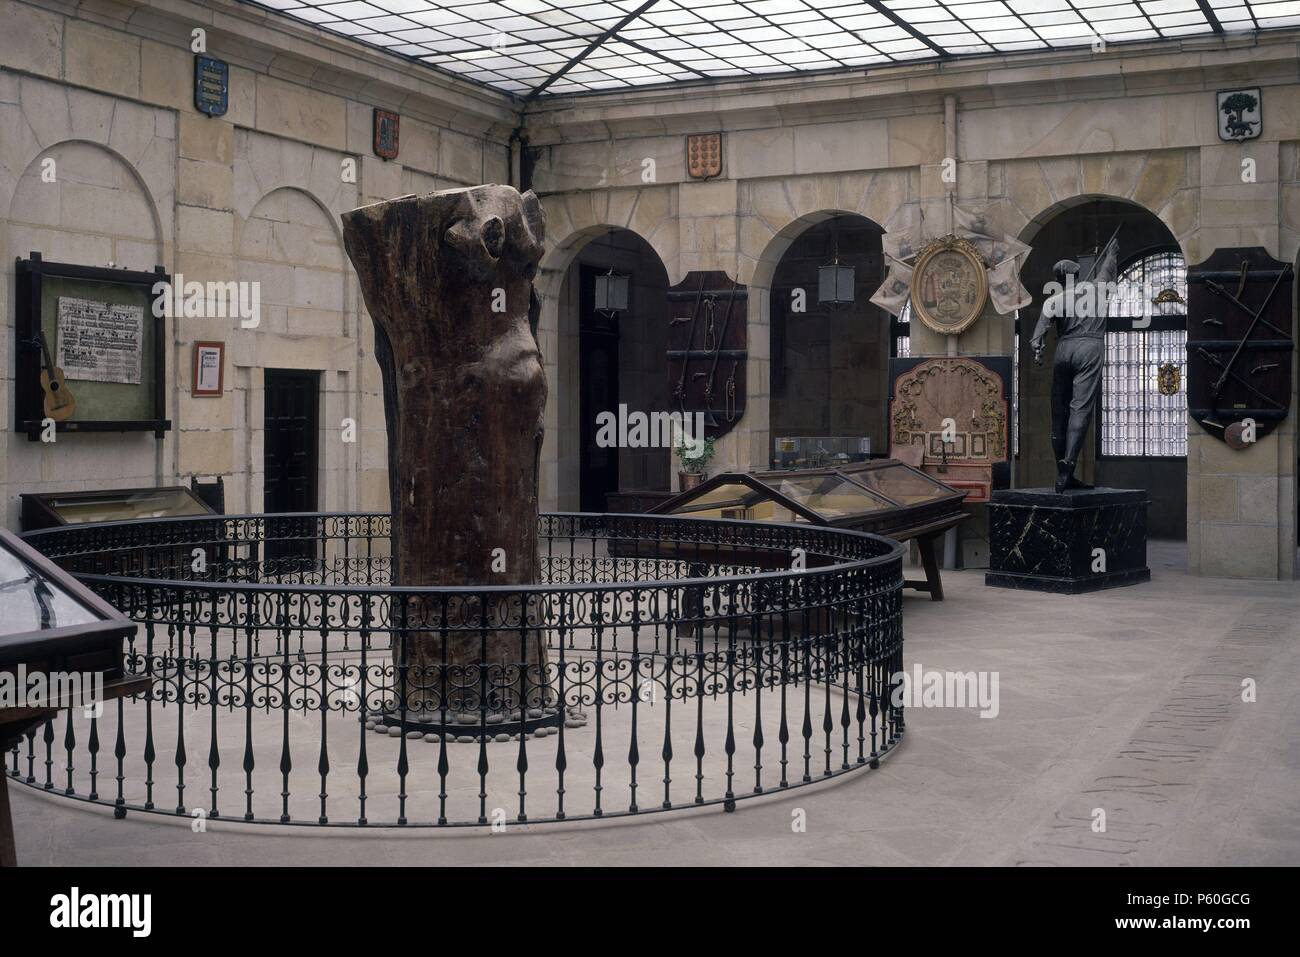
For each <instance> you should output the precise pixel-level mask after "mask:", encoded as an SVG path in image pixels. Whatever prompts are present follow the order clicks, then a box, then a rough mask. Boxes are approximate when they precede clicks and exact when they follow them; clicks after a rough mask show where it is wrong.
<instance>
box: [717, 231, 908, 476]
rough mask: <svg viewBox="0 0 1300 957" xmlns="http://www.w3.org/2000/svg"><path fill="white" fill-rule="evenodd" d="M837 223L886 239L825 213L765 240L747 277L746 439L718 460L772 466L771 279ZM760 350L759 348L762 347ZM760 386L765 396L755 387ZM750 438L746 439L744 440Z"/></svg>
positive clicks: (731, 440)
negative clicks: (796, 250) (815, 235)
mask: <svg viewBox="0 0 1300 957" xmlns="http://www.w3.org/2000/svg"><path fill="white" fill-rule="evenodd" d="M836 217H852V218H854V219H856V220H862V221H865V222H867V223H869V224H871V226H873V227H875V228H876V229H878V230H880V231H881V233H882V234H883V233H884V232H885V228H884V227H883V226H882V225H881V224H880V223H879V222H877V221H876V220H875V219H873V218H871V217H870V216H868V215H865V214H863V213H861V212H858V211H856V210H854V209H845V208H826V209H818V210H813V211H811V212H806V213H803V214H802V215H799V216H796V217H795V218H793V219H791V220H789V221H788V222H786V223H785V224H784V225H782V226H780V227H779V228H778V229H776V231H775V232H774V233H773V234H772V235H771V237H770V238H769V239H768V240H767V242H766V244H765V245H764V246H763V247H762V250H761V252H760V253H759V254H758V256H757V258H756V259H755V260H754V261H753V264H752V267H751V269H750V275H749V277H748V285H749V307H748V318H749V337H750V352H749V359H748V362H747V366H748V369H747V376H748V380H747V381H748V382H749V383H750V395H749V397H748V404H747V406H746V410H745V421H744V433H743V434H742V435H737V432H739V431H740V430H737V431H736V432H732V433H731V434H729V435H727V436H726V437H725V438H724V440H723V442H722V443H721V444H720V447H719V449H718V458H719V460H721V461H723V462H728V463H730V464H731V465H733V466H734V467H736V468H739V469H744V470H748V469H761V468H766V467H767V466H768V464H769V462H770V460H771V443H772V434H771V427H772V394H771V382H772V352H771V348H770V343H771V335H772V315H771V290H772V281H773V277H774V276H775V275H776V270H777V267H778V266H779V265H780V264H781V260H782V258H783V257H784V256H785V254H786V253H787V252H788V251H789V250H790V247H791V246H792V245H793V244H794V243H795V242H796V241H797V240H798V239H799V237H800V236H802V235H804V234H805V233H806V232H808V231H809V230H810V229H812V228H813V227H815V226H817V225H819V224H821V223H826V222H829V221H830V220H832V219H835V218H836ZM760 344H761V345H760ZM760 383H761V391H756V386H759V384H760ZM746 436H747V438H746Z"/></svg>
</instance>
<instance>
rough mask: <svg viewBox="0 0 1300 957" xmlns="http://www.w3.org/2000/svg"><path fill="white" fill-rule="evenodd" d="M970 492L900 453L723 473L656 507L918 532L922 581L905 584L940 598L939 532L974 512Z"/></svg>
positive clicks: (906, 534)
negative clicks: (967, 506)
mask: <svg viewBox="0 0 1300 957" xmlns="http://www.w3.org/2000/svg"><path fill="white" fill-rule="evenodd" d="M964 497H965V493H964V492H962V491H960V490H958V489H955V488H952V487H951V486H948V485H945V484H944V483H942V482H940V481H938V480H937V479H934V478H932V477H931V476H929V475H926V474H925V473H924V472H922V471H920V470H919V469H915V468H913V467H912V466H910V465H907V464H905V463H903V462H899V461H897V460H896V459H876V460H872V461H865V462H856V463H850V464H846V465H840V466H838V467H835V468H822V469H799V470H788V471H770V472H723V473H721V474H719V475H715V476H714V477H713V478H711V479H709V480H708V481H706V482H704V483H702V484H701V485H699V486H698V487H697V488H694V489H690V490H689V491H686V492H683V493H681V494H680V495H677V496H674V497H673V498H671V499H669V500H668V501H666V502H664V503H663V504H662V505H660V506H658V507H657V508H655V509H654V510H653V511H655V512H659V513H663V514H670V515H686V516H696V517H699V518H729V519H740V520H744V521H754V522H796V523H798V522H807V523H809V524H812V525H834V526H838V527H841V528H853V529H858V530H860V531H866V532H874V533H876V534H878V535H884V536H887V537H889V538H892V539H895V540H896V541H900V542H902V541H910V540H913V539H915V540H916V542H917V546H918V549H919V551H920V553H921V562H922V564H923V566H924V568H925V572H926V578H925V581H915V582H913V581H909V582H907V583H906V584H907V585H908V586H909V587H911V588H916V589H918V590H920V591H927V592H929V593H930V597H931V598H932V599H934V600H935V601H942V600H943V585H942V582H941V580H940V577H939V564H938V560H937V558H936V555H935V543H936V541H937V539H938V537H939V536H940V535H941V534H942V533H943V532H945V531H947V530H948V529H950V528H952V527H953V526H955V525H956V524H957V523H958V522H960V521H962V520H963V519H965V518H968V517H969V516H968V515H967V514H966V513H965V512H963V511H962V508H961V504H962V500H963V498H964Z"/></svg>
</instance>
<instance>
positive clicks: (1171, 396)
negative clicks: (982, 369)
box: [1014, 197, 1187, 541]
mask: <svg viewBox="0 0 1300 957" xmlns="http://www.w3.org/2000/svg"><path fill="white" fill-rule="evenodd" d="M1036 221H1037V222H1042V223H1043V225H1042V227H1041V228H1040V229H1039V230H1038V231H1037V232H1036V233H1035V234H1033V235H1032V237H1030V236H1026V237H1022V238H1023V239H1025V241H1027V242H1030V243H1032V245H1033V251H1032V252H1031V254H1030V255H1029V258H1028V261H1027V262H1026V263H1025V267H1024V269H1023V271H1022V273H1021V278H1022V281H1023V282H1024V285H1025V287H1026V288H1027V289H1028V290H1029V291H1030V292H1031V293H1032V294H1033V296H1034V301H1033V303H1032V304H1031V305H1030V306H1029V307H1027V308H1026V309H1023V310H1021V313H1020V326H1019V334H1020V342H1021V344H1022V346H1023V345H1025V344H1027V343H1028V341H1029V337H1030V336H1031V335H1032V333H1033V330H1034V326H1035V325H1036V324H1037V322H1038V318H1039V315H1040V313H1041V309H1042V303H1043V300H1044V299H1045V298H1046V294H1045V291H1046V289H1047V286H1048V284H1049V283H1051V282H1053V281H1054V276H1053V273H1052V267H1053V265H1054V264H1055V263H1056V262H1057V261H1059V260H1061V259H1075V260H1078V261H1079V263H1080V265H1081V267H1082V268H1083V270H1084V271H1086V270H1087V268H1088V265H1089V263H1090V258H1089V257H1090V256H1091V255H1093V254H1094V253H1095V252H1096V251H1097V250H1098V249H1099V248H1100V247H1101V246H1104V245H1105V243H1106V242H1107V241H1108V240H1109V239H1110V237H1111V235H1112V234H1115V232H1116V230H1117V229H1118V230H1119V232H1118V237H1119V263H1118V264H1119V277H1118V281H1117V284H1116V287H1115V289H1114V290H1113V291H1112V294H1111V295H1110V296H1109V298H1108V301H1107V310H1108V311H1107V322H1106V333H1105V336H1106V340H1105V348H1106V351H1105V365H1104V368H1103V373H1102V387H1101V396H1100V399H1099V402H1098V408H1097V410H1096V412H1095V413H1094V416H1093V421H1092V435H1090V437H1089V438H1088V440H1087V441H1086V442H1085V444H1084V449H1083V453H1082V455H1081V456H1080V461H1081V464H1080V468H1079V472H1078V474H1080V476H1081V477H1082V478H1083V480H1084V481H1086V482H1089V483H1091V484H1094V485H1098V486H1108V487H1111V488H1141V489H1146V490H1147V491H1149V492H1151V493H1152V495H1151V505H1150V507H1149V511H1148V516H1147V522H1148V527H1147V533H1148V536H1149V537H1150V538H1153V539H1171V540H1179V541H1184V540H1186V538H1187V386H1186V380H1187V377H1186V341H1187V308H1186V296H1187V264H1186V262H1185V260H1184V258H1183V254H1182V251H1181V250H1180V248H1179V246H1178V244H1177V242H1176V241H1175V239H1174V236H1173V234H1172V233H1171V232H1170V231H1169V228H1168V227H1167V226H1166V225H1165V224H1164V223H1163V222H1162V221H1161V220H1160V219H1159V218H1158V217H1157V216H1156V215H1155V214H1154V213H1151V212H1150V211H1148V210H1146V209H1144V208H1143V207H1141V206H1138V205H1136V204H1135V203H1131V202H1127V201H1123V200H1117V199H1110V198H1106V197H1096V198H1085V197H1080V198H1079V199H1077V200H1074V201H1073V202H1072V203H1067V204H1062V208H1060V209H1059V210H1058V211H1057V212H1056V214H1055V215H1052V216H1050V217H1049V216H1047V215H1043V216H1040V217H1038V219H1037V220H1036ZM1053 343H1054V336H1053V335H1049V337H1048V358H1047V360H1046V361H1045V362H1044V364H1043V365H1042V366H1041V367H1040V366H1038V365H1036V364H1035V363H1034V360H1033V351H1032V350H1031V349H1028V348H1021V349H1020V350H1019V352H1020V356H1019V370H1018V371H1019V380H1020V389H1021V399H1020V442H1019V450H1018V451H1019V454H1018V455H1017V456H1016V461H1015V465H1014V469H1015V472H1014V474H1015V484H1016V485H1017V486H1018V487H1021V488H1027V487H1038V486H1050V485H1051V484H1052V481H1053V477H1054V474H1055V463H1054V461H1053V455H1052V452H1051V440H1050V435H1051V382H1052V369H1051V362H1050V356H1051V350H1052V348H1053ZM1162 369H1164V370H1165V372H1166V375H1165V376H1163V378H1162V375H1161V370H1162ZM1170 370H1173V371H1172V374H1169V373H1170ZM1171 384H1172V390H1171Z"/></svg>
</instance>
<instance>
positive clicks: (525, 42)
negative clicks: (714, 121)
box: [241, 0, 1300, 101]
mask: <svg viewBox="0 0 1300 957" xmlns="http://www.w3.org/2000/svg"><path fill="white" fill-rule="evenodd" d="M241 2H245V3H249V4H250V5H252V6H258V7H263V8H267V9H271V10H274V11H276V12H278V13H281V14H284V15H286V16H289V17H293V18H295V19H298V20H302V21H305V22H307V23H310V24H313V25H315V26H317V27H320V28H321V29H323V30H327V31H330V32H333V33H337V34H341V35H343V36H347V37H351V38H352V39H355V40H358V41H360V42H362V43H366V44H370V45H371V46H375V47H379V48H380V49H383V50H386V51H388V52H389V53H392V54H395V55H397V56H400V57H404V58H406V59H409V60H413V61H415V62H418V63H422V64H425V65H427V66H430V67H432V68H434V69H437V70H441V71H444V72H446V73H450V74H452V75H454V76H458V77H461V78H462V79H466V80H469V81H471V82H474V83H477V84H480V85H482V86H486V87H489V88H491V89H494V90H498V91H501V92H504V93H508V94H510V95H511V96H513V97H515V98H518V99H522V100H525V101H529V100H534V99H536V98H538V97H540V96H562V95H576V94H586V93H602V92H610V91H617V90H628V89H634V88H644V87H648V86H650V87H653V86H662V85H671V84H676V83H681V82H690V81H694V82H700V81H708V80H733V79H747V78H749V79H756V78H760V77H771V76H779V75H791V74H796V73H802V72H828V71H837V70H863V71H865V70H867V69H870V68H871V67H879V66H888V65H890V64H894V63H905V62H924V61H938V60H950V59H954V58H958V57H964V56H979V55H982V54H983V55H988V54H1000V53H1018V52H1033V51H1045V50H1058V49H1068V48H1071V47H1086V46H1092V45H1094V44H1096V43H1097V41H1098V40H1099V39H1100V40H1103V41H1105V42H1106V43H1125V42H1135V41H1143V40H1160V39H1168V38H1175V37H1185V36H1195V35H1212V34H1220V35H1224V34H1230V33H1241V32H1251V31H1257V30H1268V29H1277V28H1284V27H1295V26H1300V0H487V2H485V0H241Z"/></svg>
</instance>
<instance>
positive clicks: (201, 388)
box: [190, 341, 226, 399]
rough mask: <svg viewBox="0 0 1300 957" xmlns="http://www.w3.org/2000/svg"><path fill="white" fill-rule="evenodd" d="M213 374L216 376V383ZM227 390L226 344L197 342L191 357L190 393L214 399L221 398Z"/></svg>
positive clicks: (201, 397) (197, 397)
mask: <svg viewBox="0 0 1300 957" xmlns="http://www.w3.org/2000/svg"><path fill="white" fill-rule="evenodd" d="M214 369H215V371H214ZM213 376H215V377H216V381H215V383H214V382H213ZM225 392H226V344H225V343H224V342H216V341H204V342H195V343H194V346H193V349H192V350H191V358H190V395H191V396H193V397H194V398H196V399H204V398H206V399H213V398H220V397H221V396H223V395H225Z"/></svg>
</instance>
